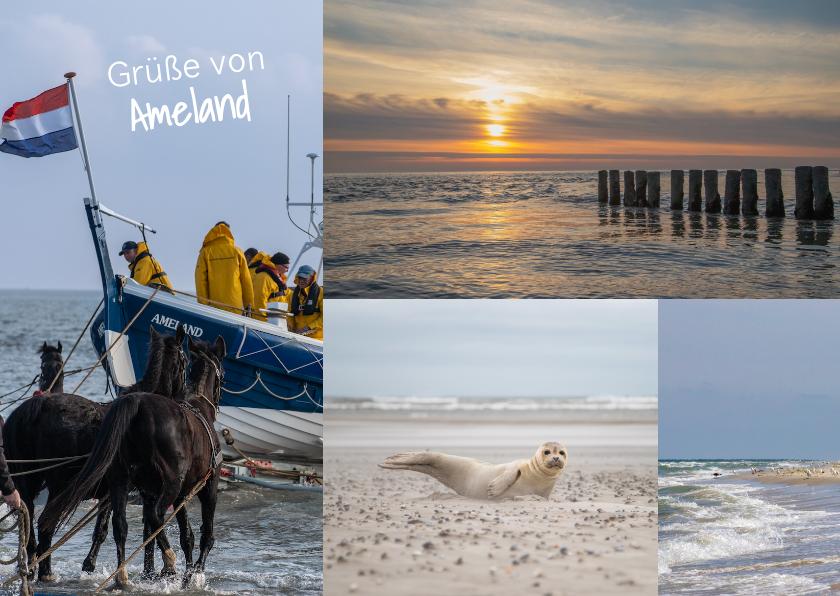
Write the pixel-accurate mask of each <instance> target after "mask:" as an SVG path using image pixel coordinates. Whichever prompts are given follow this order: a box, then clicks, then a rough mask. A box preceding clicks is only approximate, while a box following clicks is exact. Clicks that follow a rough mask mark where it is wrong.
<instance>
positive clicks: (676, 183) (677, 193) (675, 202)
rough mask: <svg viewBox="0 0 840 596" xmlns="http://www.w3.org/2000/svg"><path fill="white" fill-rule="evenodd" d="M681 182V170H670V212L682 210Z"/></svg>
mask: <svg viewBox="0 0 840 596" xmlns="http://www.w3.org/2000/svg"><path fill="white" fill-rule="evenodd" d="M683 182H685V172H683V171H682V170H671V211H681V210H682V208H683V198H684V196H685V195H684V194H683Z"/></svg>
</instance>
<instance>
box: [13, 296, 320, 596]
mask: <svg viewBox="0 0 840 596" xmlns="http://www.w3.org/2000/svg"><path fill="white" fill-rule="evenodd" d="M101 298H102V294H101V293H100V292H72V291H56V290H49V291H46V290H43V291H36V290H14V291H9V290H0V362H2V366H0V395H2V394H4V393H7V392H9V391H12V390H13V389H17V388H19V387H20V386H22V385H27V384H29V383H30V382H31V381H32V379H33V377H34V376H35V375H37V374H38V373H39V372H40V362H41V361H40V358H39V357H38V354H37V353H36V350H37V348H38V347H39V346H41V345H42V344H43V343H44V341H47V342H48V343H51V344H55V343H56V342H57V341H59V340H60V341H61V343H62V347H63V354H64V356H65V357H66V356H67V355H68V354H69V352H70V349H71V348H72V347H73V344H74V342H75V341H76V339H77V338H78V337H79V334H80V333H81V332H82V329H83V328H84V325H85V323H87V321H88V319H89V318H90V316H91V315H92V314H93V311H94V309H95V308H96V305H97V304H98V303H99V300H100V299H101ZM97 359H98V358H97V356H96V354H95V352H94V350H93V347H92V346H91V343H90V339H89V337H88V336H87V334H85V336H84V337H83V338H82V341H81V342H80V343H79V347H78V348H77V350H76V352H75V353H74V354H73V356H72V358H71V359H70V361H69V362H68V364H67V367H68V369H69V370H73V369H78V368H86V367H89V366H93V365H94V364H95V363H96V361H97ZM85 374H87V373H80V374H76V375H73V376H70V377H68V378H67V379H65V382H64V388H65V391H67V392H70V391H73V389H75V387H76V385H78V384H79V383H80V382H81V380H82V378H83V377H84V375H85ZM106 386H107V384H106V379H105V375H104V373H102V372H101V369H98V370H97V371H96V372H94V374H93V375H92V376H91V378H90V379H88V381H86V382H85V384H84V385H83V386H82V388H81V389H80V390H79V395H82V396H84V397H87V398H89V399H93V400H95V401H108V400H110V399H111V396H110V395H109V394H108V393H107V392H106ZM33 389H37V384H36V385H35V387H33V388H31V389H28V394H29V395H31V393H32V390H33ZM25 394H27V393H26V392H24V390H23V389H20V390H18V391H16V392H14V393H13V394H12V395H10V396H8V397H6V398H4V399H3V400H2V402H0V408H2V407H4V406H6V405H8V409H6V410H5V411H3V412H2V415H3V416H4V417H6V418H8V415H9V413H10V412H11V411H12V410H13V409H14V408H15V407H16V404H12V403H10V402H11V400H13V399H15V398H18V397H20V396H22V395H25ZM90 506H93V504H92V503H85V504H83V505H82V507H80V510H79V511H78V512H77V513H76V515H75V516H74V517H73V519H72V521H71V524H70V525H68V527H70V526H71V525H72V524H73V523H75V522H76V521H78V520H79V519H81V517H82V515H83V514H84V513H85V512H86V511H87V510H88V507H90ZM0 509H2V510H4V509H5V506H0ZM140 509H141V508H140V507H139V506H133V505H132V506H129V507H128V512H127V513H128V527H129V535H128V541H127V543H126V554H127V555H129V554H131V553H133V552H134V550H135V549H136V548H137V547H138V546H140V544H142V542H143V540H142V533H143V528H142V521H141V513H142V512H141V510H140ZM187 509H188V512H189V517H190V520H191V523H192V527H193V531H194V532H195V538H196V548H195V550H194V551H193V557H194V560H195V559H196V558H197V557H198V553H199V539H200V535H201V532H200V528H201V507H200V504H199V501H198V498H194V499H193V500H192V501H190V503H189V504H188V505H187ZM40 511H41V507H40V506H38V507H36V515H38V514H39V513H40ZM322 512H323V508H322V497H321V495H320V494H318V493H309V492H304V491H282V490H272V489H269V488H262V487H257V486H254V485H250V484H241V483H240V484H235V485H226V484H225V483H224V482H221V483H220V492H219V500H218V504H217V507H216V517H215V537H216V543H215V545H214V546H213V549H212V550H211V551H210V555H209V557H208V561H207V565H206V571H205V574H204V576H203V577H200V578H198V581H197V582H196V583H194V584H193V585H192V587H191V588H190V589H188V590H186V591H185V592H181V591H180V579H179V580H175V581H171V582H163V581H157V582H156V581H147V580H141V579H140V578H139V575H140V573H141V571H142V566H143V554H142V553H141V554H139V555H137V557H136V558H135V559H133V560H132V561H131V563H130V564H129V566H128V572H129V578H130V580H131V582H132V584H133V588H132V589H131V593H132V594H160V593H183V594H186V595H187V596H189V595H197V594H286V595H291V596H315V595H320V594H321V593H322V591H323V530H322V528H323V524H322V519H323V513H322ZM2 513H5V511H0V514H2ZM3 525H4V526H5V525H7V522H4V524H3ZM92 532H93V526H92V525H90V526H88V527H87V528H85V529H84V530H82V531H81V532H80V533H79V534H77V535H76V536H74V537H73V538H72V539H71V540H70V541H69V542H68V543H67V544H66V545H64V546H62V547H61V548H60V549H59V550H57V551H56V553H55V554H54V555H53V558H52V561H53V575H54V578H55V581H54V582H53V583H52V584H49V585H36V590H35V591H36V592H48V593H51V594H79V593H90V592H93V590H95V589H96V587H97V586H98V585H99V584H100V583H102V582H103V581H105V579H106V578H107V577H108V576H109V575H110V574H111V573H112V572H113V571H114V570H115V569H116V547H115V546H114V541H113V538H112V537H111V533H110V531H109V533H108V538H107V539H106V540H105V543H104V544H103V546H102V550H101V552H100V555H99V560H98V564H97V569H96V571H95V572H94V573H93V574H87V573H83V572H82V561H83V560H84V558H85V556H86V555H87V552H88V549H89V548H90V535H91V533H92ZM166 533H167V536H168V537H169V541H170V543H171V544H172V546H173V548H174V550H175V553H176V556H177V560H176V565H177V568H178V574H179V578H180V577H182V576H183V572H184V558H183V553H182V552H181V548H180V542H179V537H178V536H179V535H178V524H177V523H176V522H175V521H174V520H173V522H172V524H171V525H170V526H168V527H167V530H166ZM61 535H63V531H60V532H59V533H58V535H57V536H58V537H60V536H61ZM14 536H15V537H16V534H14ZM16 549H17V541H16V538H14V537H13V536H12V535H0V559H9V558H11V557H12V556H13V555H14V553H16V552H17V550H16ZM155 557H156V565H157V569H158V571H159V570H160V568H161V566H162V563H161V557H160V554H159V551H157V552H156V555H155ZM13 572H14V567H13V566H12V565H0V578H3V579H5V578H7V577H9V576H10V575H11V574H12V573H13ZM112 583H113V582H112ZM16 585H17V584H16ZM6 593H7V594H10V595H11V594H13V593H14V594H16V593H17V588H16V587H15V588H13V589H12V590H10V591H6Z"/></svg>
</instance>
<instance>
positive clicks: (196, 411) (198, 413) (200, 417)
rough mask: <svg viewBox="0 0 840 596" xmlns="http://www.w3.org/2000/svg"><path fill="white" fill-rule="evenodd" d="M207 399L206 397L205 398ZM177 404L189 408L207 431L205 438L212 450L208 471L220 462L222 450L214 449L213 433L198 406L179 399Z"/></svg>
mask: <svg viewBox="0 0 840 596" xmlns="http://www.w3.org/2000/svg"><path fill="white" fill-rule="evenodd" d="M205 399H207V398H205ZM178 405H179V406H181V407H182V408H184V409H185V410H189V411H190V412H192V413H193V415H195V417H196V418H198V420H199V422H201V426H203V427H204V430H205V431H206V432H207V438H208V439H209V440H210V448H211V449H212V450H213V463H212V464H211V465H210V471H211V472H212V470H213V469H214V468H215V467H216V466H218V465H219V464H220V463H222V450H221V449H219V451H216V444H215V443H214V442H213V435H212V434H210V427H209V426H208V425H207V420H205V418H204V416H203V415H202V414H201V410H199V409H198V408H196V407H194V406H191V405H189V404H187V403H185V402H182V401H179V402H178Z"/></svg>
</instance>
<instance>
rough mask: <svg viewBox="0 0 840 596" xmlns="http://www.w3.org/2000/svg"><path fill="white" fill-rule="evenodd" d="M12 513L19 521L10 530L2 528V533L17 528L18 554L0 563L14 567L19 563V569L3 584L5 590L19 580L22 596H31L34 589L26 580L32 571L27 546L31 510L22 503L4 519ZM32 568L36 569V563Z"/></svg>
mask: <svg viewBox="0 0 840 596" xmlns="http://www.w3.org/2000/svg"><path fill="white" fill-rule="evenodd" d="M12 513H16V514H17V521H15V523H14V524H12V525H11V526H10V527H8V528H0V532H11V531H12V530H14V529H15V528H17V530H18V552H17V555H16V556H15V557H13V558H12V559H9V560H8V561H0V563H2V564H3V565H12V564H13V563H17V564H18V569H17V576H14V575H13V576H12V577H10V578H9V579H8V580H6V583H5V584H3V587H4V588H5V587H7V586H8V585H11V583H12V582H13V581H15V580H18V579H19V580H20V582H21V586H20V594H21V595H22V596H24V595H25V596H29V595H31V594H32V588H31V587H29V585H28V583H27V579H26V578H27V575H29V569H30V565H29V564H28V563H29V557H28V555H27V554H26V546H27V545H28V544H29V510H28V509H27V508H26V505H25V504H24V503H21V504H20V507H19V508H18V509H13V510H12V511H10V512H9V513H7V514H6V515H4V516H3V518H2V519H6V518H7V517H9V515H10V514H12ZM0 521H2V520H0ZM32 567H33V568H34V563H33V565H32Z"/></svg>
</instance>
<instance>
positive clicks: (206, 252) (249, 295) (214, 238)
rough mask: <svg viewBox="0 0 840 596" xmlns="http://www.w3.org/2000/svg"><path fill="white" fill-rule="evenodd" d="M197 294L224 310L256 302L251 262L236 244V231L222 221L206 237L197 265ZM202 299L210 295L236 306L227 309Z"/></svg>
mask: <svg viewBox="0 0 840 596" xmlns="http://www.w3.org/2000/svg"><path fill="white" fill-rule="evenodd" d="M195 293H196V295H197V296H198V298H199V302H201V303H202V304H210V306H215V307H216V308H219V309H221V310H227V311H230V312H235V313H241V311H239V310H237V309H240V308H245V307H246V306H248V305H249V304H251V305H253V304H254V288H253V287H252V286H251V276H250V275H249V274H248V263H246V262H245V255H244V254H242V249H240V248H237V247H236V246H234V244H233V234H231V233H230V229H228V227H227V226H226V225H223V224H219V225H217V226H216V227H215V228H213V229H212V230H210V231H209V232H208V233H207V236H205V237H204V244H203V245H202V247H201V251H200V252H199V253H198V262H197V263H196V264H195ZM201 298H209V299H210V300H215V301H216V302H222V303H224V304H228V305H230V306H232V307H235V308H225V307H224V306H220V305H218V304H213V303H212V302H206V301H204V300H201Z"/></svg>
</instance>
